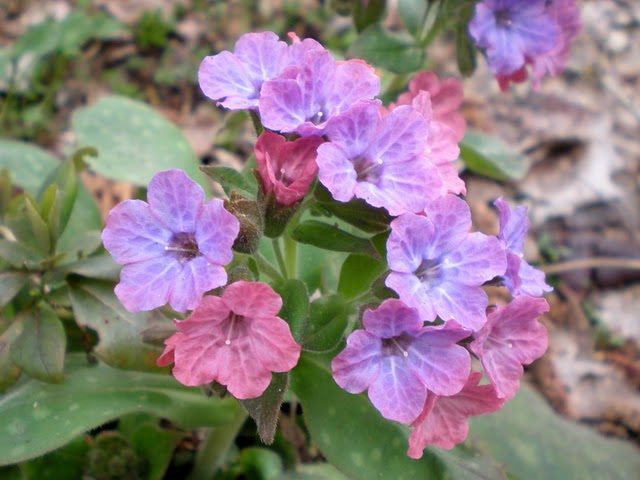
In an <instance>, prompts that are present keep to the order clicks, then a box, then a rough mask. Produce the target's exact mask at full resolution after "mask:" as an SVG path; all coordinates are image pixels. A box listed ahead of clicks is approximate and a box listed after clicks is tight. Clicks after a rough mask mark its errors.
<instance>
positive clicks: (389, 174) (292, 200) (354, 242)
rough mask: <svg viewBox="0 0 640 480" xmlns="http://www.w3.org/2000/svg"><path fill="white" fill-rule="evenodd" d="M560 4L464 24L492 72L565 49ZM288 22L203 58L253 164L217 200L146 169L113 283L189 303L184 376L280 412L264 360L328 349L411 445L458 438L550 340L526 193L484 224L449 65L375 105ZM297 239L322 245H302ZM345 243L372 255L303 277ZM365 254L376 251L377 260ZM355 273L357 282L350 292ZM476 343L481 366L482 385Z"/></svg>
mask: <svg viewBox="0 0 640 480" xmlns="http://www.w3.org/2000/svg"><path fill="white" fill-rule="evenodd" d="M552 3H553V6H550V5H549V2H544V1H540V2H539V1H531V2H524V1H515V0H513V1H507V0H491V1H489V0H487V1H485V2H481V3H479V4H478V7H477V11H476V19H475V20H474V23H472V26H471V33H472V34H473V35H474V36H475V37H476V39H477V41H478V42H479V44H480V45H481V46H482V47H483V48H484V49H485V50H486V53H487V55H488V57H489V60H490V62H492V65H493V66H495V67H496V68H498V72H499V75H503V76H509V75H511V76H513V74H514V72H516V71H518V69H521V68H522V67H523V65H524V64H525V63H527V62H528V63H532V62H535V61H537V60H539V59H541V58H542V57H541V56H542V55H557V56H558V58H560V57H562V56H563V55H564V54H565V49H566V47H567V45H568V41H569V40H566V41H565V42H564V43H562V47H559V46H558V45H559V43H558V42H560V41H561V39H562V38H563V37H562V33H561V32H560V30H561V28H560V27H559V26H558V25H560V24H562V25H565V24H568V23H570V22H569V20H568V19H567V18H566V17H567V16H566V15H565V14H566V11H565V10H563V8H561V5H565V3H564V2H557V3H555V2H552ZM516 7H518V8H516ZM554 9H555V10H554ZM554 22H556V23H554ZM532 26H533V27H532ZM532 28H534V30H535V29H536V28H539V29H540V30H539V31H540V32H541V33H539V34H534V33H532V30H531V29H532ZM542 37H544V38H542ZM291 38H292V40H293V41H292V43H291V44H290V45H288V44H286V43H285V42H282V41H280V40H279V39H278V38H277V37H276V36H275V34H273V33H270V32H264V33H257V34H247V35H244V36H243V37H241V38H240V40H238V43H237V44H236V47H235V50H234V52H233V53H231V52H221V53H218V54H216V55H213V56H209V57H206V58H205V59H204V60H203V62H202V64H201V66H200V70H199V73H198V79H199V83H200V86H201V88H202V90H203V92H204V93H205V95H207V96H208V97H209V98H211V99H213V100H216V101H217V102H218V105H220V106H221V107H224V108H227V109H231V110H237V109H245V110H248V111H249V112H250V113H251V116H252V118H253V120H254V121H255V125H256V128H257V130H258V133H259V134H260V135H259V137H258V139H257V141H256V144H255V149H254V151H255V156H256V161H257V166H258V168H257V170H256V171H253V172H244V174H243V175H240V174H236V175H230V174H229V172H228V169H227V171H226V174H225V175H226V176H225V175H221V174H220V175H214V174H212V176H213V177H214V178H216V179H218V180H220V181H221V182H223V183H225V182H226V183H225V184H224V187H225V191H227V192H229V193H230V198H229V199H227V200H226V201H225V203H223V201H222V200H220V199H213V200H210V201H208V202H205V194H204V192H203V191H202V189H201V188H200V187H199V186H198V185H197V184H196V183H195V182H194V181H192V180H190V179H189V178H188V177H187V176H186V175H185V174H184V173H183V172H181V171H178V170H170V171H167V172H160V173H158V174H157V175H156V176H155V177H154V178H153V179H152V181H151V183H150V184H149V188H148V203H145V202H142V201H139V200H129V201H126V202H124V203H122V204H121V205H119V206H117V207H116V208H115V209H114V210H113V211H112V212H111V213H110V214H109V217H108V219H107V226H106V228H105V230H104V232H103V241H104V244H105V247H106V248H107V250H109V252H110V253H111V254H112V255H113V257H114V259H115V260H116V261H117V262H118V263H121V264H123V265H124V268H123V270H122V274H121V281H120V283H119V284H118V285H117V287H116V294H117V295H118V298H120V300H121V301H122V303H123V304H124V305H125V307H126V308H127V309H129V310H131V311H139V310H150V309H154V308H157V307H161V306H163V305H165V304H166V303H168V304H169V305H170V306H171V307H172V308H173V309H174V310H176V311H178V312H187V311H190V314H189V315H188V316H187V317H186V318H185V319H176V320H174V322H173V323H174V325H175V328H176V331H175V333H173V334H172V335H171V336H170V337H169V338H167V339H166V341H165V349H164V352H163V353H162V354H161V355H160V358H159V359H158V364H159V365H161V366H167V365H171V364H173V369H172V373H173V375H174V376H175V378H176V379H177V380H178V381H180V382H181V383H183V384H185V385H188V386H194V385H205V384H209V383H212V382H216V383H218V384H221V385H224V386H225V387H226V389H227V391H228V392H229V393H230V394H231V395H233V396H234V397H236V398H237V399H240V400H248V399H256V400H255V402H257V403H256V404H254V407H255V405H257V407H255V408H254V409H253V411H254V412H255V411H260V412H265V411H273V409H274V405H273V404H272V403H273V402H276V403H277V402H281V401H282V398H283V396H284V391H283V390H284V389H283V387H282V383H278V384H277V385H276V387H274V388H273V389H269V391H267V389H268V388H269V385H270V384H272V383H271V382H272V372H279V373H282V374H284V375H283V376H280V375H279V376H278V381H279V382H282V381H283V380H282V379H283V378H284V379H285V380H284V384H285V385H286V384H287V380H286V379H288V378H289V375H291V376H292V377H293V379H294V381H293V382H292V385H293V387H294V388H298V387H296V386H297V385H299V384H300V382H299V381H298V382H296V381H295V380H296V375H301V374H300V373H297V368H296V364H297V363H298V360H299V358H300V357H301V356H304V357H308V358H309V359H313V362H319V363H323V362H326V363H328V362H329V359H328V358H327V356H329V355H330V356H331V358H330V364H331V371H332V374H333V378H334V379H335V382H336V383H337V385H338V386H340V387H341V388H343V389H344V390H346V391H347V392H349V393H352V394H359V393H362V392H364V391H367V392H368V396H369V399H370V401H371V403H372V404H373V407H375V408H376V409H377V410H378V411H379V412H380V414H381V415H382V417H384V418H386V419H388V420H391V421H396V422H400V423H403V424H405V425H409V426H410V427H411V428H413V431H412V433H411V437H410V440H409V453H408V454H409V456H411V457H413V458H419V457H420V456H421V455H422V452H423V449H424V448H425V447H427V446H429V445H435V446H437V447H440V448H446V449H449V448H452V447H453V446H454V445H456V444H457V443H460V442H462V441H464V439H465V437H466V435H467V430H468V424H467V421H468V417H469V416H471V415H480V414H485V413H490V412H493V411H495V410H497V409H499V408H501V406H502V405H503V404H504V402H505V401H507V400H508V399H509V398H511V397H512V396H513V395H514V394H515V391H516V390H517V388H518V385H519V379H520V377H521V376H522V375H523V365H526V364H529V363H530V362H532V361H533V360H535V359H536V358H538V357H539V356H540V355H542V354H543V352H544V350H545V348H546V331H545V329H544V327H543V326H542V325H541V324H540V323H538V322H537V318H538V317H539V316H540V315H542V314H543V313H544V312H545V311H546V310H547V309H548V306H547V303H546V301H545V300H544V299H541V298H534V297H538V296H541V295H542V294H543V293H544V292H547V291H549V290H550V287H549V286H548V285H546V283H545V281H544V275H543V274H542V273H541V272H539V271H537V270H535V269H534V268H533V267H531V266H530V265H529V264H527V263H526V262H525V261H524V260H523V259H522V247H523V242H524V238H525V236H526V232H527V229H528V227H529V223H528V221H527V219H526V209H524V208H516V209H514V210H512V209H510V208H509V206H508V205H507V204H506V203H505V202H504V201H503V200H502V199H498V200H497V201H496V204H495V205H496V207H497V208H498V210H499V212H500V233H499V235H498V236H497V237H494V236H488V235H485V234H483V233H481V232H477V231H472V222H471V212H470V209H469V206H468V205H467V203H466V202H465V201H464V200H463V199H462V198H461V197H459V196H458V195H461V194H464V193H465V191H466V189H465V185H464V182H463V181H462V179H461V178H460V177H459V176H458V172H457V170H456V169H455V167H454V165H453V162H454V161H456V160H457V157H458V155H459V148H458V142H459V141H460V139H461V138H462V137H463V135H464V130H465V121H464V118H463V117H462V115H461V114H460V112H459V109H460V106H461V102H462V88H461V85H460V83H459V82H458V81H457V80H455V79H447V80H444V81H440V80H438V79H437V77H436V76H435V75H434V74H433V73H431V72H423V73H420V74H418V75H417V76H416V77H415V78H414V79H412V80H411V81H410V83H409V91H408V92H405V93H403V94H401V95H400V96H399V97H398V100H397V102H396V103H393V104H391V105H389V106H388V107H387V106H383V104H382V102H381V101H380V100H378V99H376V98H375V97H376V95H378V93H379V90H380V79H379V78H378V76H377V75H376V73H375V71H374V69H373V68H372V67H370V66H369V65H367V64H366V63H365V62H363V61H361V60H355V59H354V60H348V61H336V60H335V59H334V58H333V57H332V56H331V54H330V53H329V52H328V51H327V50H325V49H324V48H323V47H322V46H321V45H320V44H319V43H317V42H315V41H313V40H302V41H301V40H299V39H298V38H297V37H296V36H295V35H291ZM554 49H557V51H556V50H554ZM553 52H555V53H553ZM535 65H536V64H535V63H534V69H535V68H543V67H542V66H541V65H542V64H537V65H538V67H536V66H535ZM545 65H547V66H546V67H544V68H551V67H549V65H550V64H545ZM216 168H219V167H215V166H213V167H211V166H210V167H207V171H209V172H211V171H214V172H215V169H216ZM252 174H253V175H252ZM252 182H253V183H252ZM249 192H253V193H251V194H250V193H249ZM225 206H226V208H225ZM311 217H313V218H311ZM318 232H320V233H318ZM249 237H251V241H250V242H246V241H245V240H247V239H248V238H249ZM266 237H269V238H268V239H267V238H266ZM283 240H284V245H285V248H284V251H285V254H284V255H283V253H282V249H281V241H283ZM296 242H299V243H306V244H311V245H313V246H315V247H320V248H322V249H324V250H326V251H328V252H329V253H327V254H326V255H324V256H323V257H318V258H321V260H314V261H313V262H312V261H309V260H307V259H306V258H304V259H303V258H301V260H303V261H302V262H300V263H299V262H298V260H299V259H298V254H297V251H298V250H297V247H296ZM385 242H386V245H385ZM249 247H250V248H249ZM232 248H233V249H235V252H234V251H233V250H232ZM342 252H351V253H353V254H354V255H353V256H354V257H357V258H356V260H357V259H360V258H361V257H359V256H358V255H369V256H370V257H372V258H371V259H369V260H370V261H369V262H366V263H365V262H362V265H363V266H362V268H363V269H364V270H365V271H363V272H362V273H361V272H360V271H356V272H354V270H353V263H351V262H350V261H349V260H347V261H345V262H344V264H343V267H342V270H341V272H340V275H338V278H340V280H339V282H334V283H333V284H332V283H331V282H332V280H331V279H332V278H334V277H336V275H328V276H327V275H324V276H322V280H321V281H320V282H315V281H314V280H312V279H311V277H313V275H309V274H308V270H309V269H313V268H315V269H317V268H318V265H317V264H320V267H324V266H329V265H336V264H340V262H341V261H342V259H343V258H344V256H341V255H343V253H342ZM331 255H337V256H338V257H336V258H331ZM269 258H273V259H274V260H275V261H273V262H272V261H270V260H269ZM349 258H351V259H352V260H353V258H352V257H349ZM355 263H357V264H360V262H359V260H358V262H355ZM369 264H373V265H375V267H371V268H373V269H374V270H372V271H366V269H367V268H368V267H367V265H369ZM225 266H227V269H226V270H225ZM227 270H229V273H228V274H227ZM380 273H382V276H380V277H379V278H377V280H376V281H374V280H373V279H374V278H375V277H376V275H379V274H380ZM229 279H231V280H229ZM227 282H230V283H229V284H227ZM314 282H315V283H314ZM359 282H360V283H359ZM489 282H491V284H492V285H496V283H498V284H501V285H503V286H506V287H507V288H506V289H505V291H506V290H508V291H509V292H510V293H511V294H512V295H513V296H514V297H515V298H514V300H513V301H511V303H509V304H507V305H498V306H496V307H490V306H489V300H488V296H487V293H486V292H485V290H484V288H483V287H484V286H485V285H486V284H488V283H489ZM318 283H320V284H321V287H320V288H319V287H318ZM349 283H351V284H355V285H356V288H355V290H357V291H358V293H359V294H358V295H347V290H348V288H347V287H345V285H347V286H348V284H349ZM383 284H384V285H386V287H389V288H384V286H383ZM352 287H353V285H351V287H349V288H352ZM389 289H390V290H389ZM276 292H278V293H276ZM391 296H397V297H399V298H389V297H391ZM344 297H348V298H344ZM318 312H321V314H318ZM355 312H362V314H361V315H357V314H356V313H355ZM487 312H488V313H487ZM332 317H336V318H344V319H349V320H350V321H346V322H345V323H344V324H340V325H341V328H342V330H340V331H339V332H338V334H339V335H338V336H336V338H335V339H333V340H331V341H330V340H326V339H325V335H324V333H322V334H320V335H318V331H322V330H323V329H324V328H325V327H326V322H327V318H332ZM294 327H295V328H294ZM292 332H293V333H292ZM326 338H333V337H331V335H326ZM343 338H346V346H345V347H344V348H342V349H341V348H340V346H341V343H340V342H341V341H342V339H343ZM318 342H319V343H320V346H319V345H318ZM322 342H325V343H322ZM339 350H341V351H339ZM318 351H321V352H324V355H320V356H318V355H317V352H318ZM338 351H339V352H338ZM329 352H333V353H329ZM336 352H337V353H336ZM472 356H476V357H477V358H478V359H479V360H480V364H481V366H482V370H483V371H484V374H486V376H487V378H488V381H489V383H488V384H480V380H481V378H482V377H483V372H482V371H479V370H480V367H477V366H476V367H473V368H472V362H471V357H472ZM292 369H293V372H292V373H291V374H288V373H286V372H289V371H291V370H292ZM298 380H300V377H298ZM272 385H273V384H272ZM327 388H329V389H330V388H336V389H337V387H335V385H331V386H328V387H327ZM274 390H278V393H277V394H274ZM265 392H267V394H265ZM278 395H279V396H278ZM269 402H272V403H269ZM279 406H280V403H277V404H276V405H275V409H276V411H277V408H279ZM302 407H303V409H304V408H306V406H305V405H304V402H303V405H302ZM252 408H253V407H252ZM327 408H329V406H327ZM331 408H340V406H339V405H332V406H331ZM267 417H269V416H268V415H266V416H263V415H262V414H259V415H257V416H256V419H257V421H258V422H265V421H267V420H265V418H267ZM269 418H272V420H270V421H272V422H275V419H276V418H277V416H272V417H269ZM274 428H275V427H274ZM383 441H384V439H381V442H383Z"/></svg>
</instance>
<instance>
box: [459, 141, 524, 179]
mask: <svg viewBox="0 0 640 480" xmlns="http://www.w3.org/2000/svg"><path fill="white" fill-rule="evenodd" d="M460 158H462V161H463V162H464V164H465V165H466V167H467V168H468V169H469V170H471V171H472V172H474V173H477V174H479V175H484V176H486V177H490V178H495V179H496V180H521V179H522V178H523V177H524V176H525V175H526V173H527V168H528V167H527V162H526V160H525V158H524V157H523V156H522V155H521V154H519V153H518V152H515V151H514V150H513V149H511V148H510V147H508V146H507V145H506V144H505V143H503V142H502V141H501V140H498V139H497V138H494V137H491V136H489V135H485V134H483V133H479V132H475V131H472V130H467V133H466V134H465V136H464V138H463V139H462V142H460Z"/></svg>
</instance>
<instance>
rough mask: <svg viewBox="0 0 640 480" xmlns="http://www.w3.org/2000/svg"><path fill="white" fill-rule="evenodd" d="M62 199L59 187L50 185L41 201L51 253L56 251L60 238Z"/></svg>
mask: <svg viewBox="0 0 640 480" xmlns="http://www.w3.org/2000/svg"><path fill="white" fill-rule="evenodd" d="M60 198H61V195H60V193H59V192H58V186H57V185H49V186H48V187H47V188H46V189H45V191H44V192H43V193H42V198H41V199H40V215H41V216H42V218H43V220H44V221H45V222H46V224H47V227H48V230H49V241H50V242H51V251H53V252H55V251H56V245H57V244H58V238H59V237H60Z"/></svg>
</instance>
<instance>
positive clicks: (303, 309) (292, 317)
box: [276, 278, 309, 343]
mask: <svg viewBox="0 0 640 480" xmlns="http://www.w3.org/2000/svg"><path fill="white" fill-rule="evenodd" d="M276 291H277V292H278V293H279V294H280V296H281V297H282V309H281V310H280V313H279V314H278V316H279V317H281V318H283V319H284V320H286V322H287V323H288V324H289V328H291V334H292V336H293V339H294V340H295V341H296V342H298V343H300V341H301V339H302V335H303V333H304V329H305V326H306V325H307V321H308V319H309V293H308V292H307V286H306V285H305V284H304V282H303V281H302V280H298V279H297V278H291V279H288V280H287V281H286V282H284V284H282V285H279V286H278V288H276Z"/></svg>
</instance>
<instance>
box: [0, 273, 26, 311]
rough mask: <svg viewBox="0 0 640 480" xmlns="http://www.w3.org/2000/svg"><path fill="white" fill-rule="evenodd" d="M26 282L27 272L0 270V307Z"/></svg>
mask: <svg viewBox="0 0 640 480" xmlns="http://www.w3.org/2000/svg"><path fill="white" fill-rule="evenodd" d="M28 282H29V274H28V273H25V272H16V271H12V270H8V271H6V272H0V308H2V307H4V306H5V305H6V304H7V303H9V302H10V301H11V299H13V297H15V296H16V294H17V293H18V292H19V291H20V290H21V289H22V287H24V286H25V285H26V284H27V283H28Z"/></svg>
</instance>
